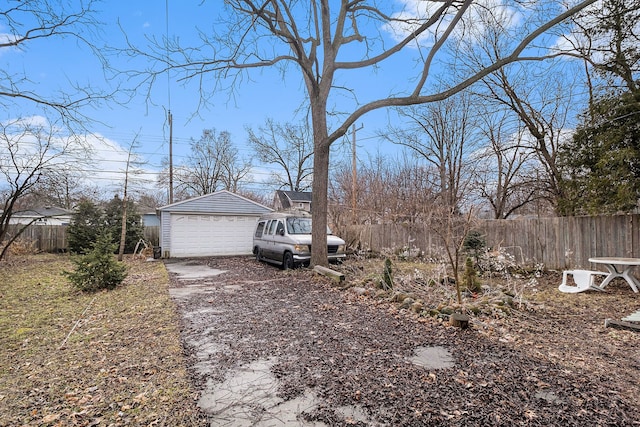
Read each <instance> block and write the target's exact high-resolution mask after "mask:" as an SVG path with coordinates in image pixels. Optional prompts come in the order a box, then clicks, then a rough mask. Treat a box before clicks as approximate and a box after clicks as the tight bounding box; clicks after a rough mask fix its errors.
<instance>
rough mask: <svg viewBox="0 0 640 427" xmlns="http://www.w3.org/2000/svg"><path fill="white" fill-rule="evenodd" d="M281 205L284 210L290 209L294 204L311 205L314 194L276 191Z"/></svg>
mask: <svg viewBox="0 0 640 427" xmlns="http://www.w3.org/2000/svg"><path fill="white" fill-rule="evenodd" d="M276 194H277V196H278V198H279V199H280V204H282V206H283V207H284V208H290V207H291V206H292V203H311V199H312V193H311V192H310V191H285V190H278V191H276Z"/></svg>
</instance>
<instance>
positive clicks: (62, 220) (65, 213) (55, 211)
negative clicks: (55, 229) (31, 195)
mask: <svg viewBox="0 0 640 427" xmlns="http://www.w3.org/2000/svg"><path fill="white" fill-rule="evenodd" d="M72 219H73V211H70V210H68V209H63V208H56V207H51V206H45V207H43V208H33V209H25V210H21V211H15V212H13V215H12V216H11V219H10V220H9V224H25V225H26V224H29V223H31V222H32V221H33V224H34V225H69V224H70V223H71V220H72Z"/></svg>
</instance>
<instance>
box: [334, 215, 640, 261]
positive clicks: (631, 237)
mask: <svg viewBox="0 0 640 427" xmlns="http://www.w3.org/2000/svg"><path fill="white" fill-rule="evenodd" d="M475 228H476V229H477V230H478V231H480V232H481V233H482V234H483V235H484V236H485V239H486V241H487V245H488V246H489V247H491V248H494V249H496V248H498V247H500V248H502V249H503V250H505V251H507V252H508V253H510V254H512V255H513V256H514V258H515V259H516V261H517V262H518V263H521V264H524V265H533V264H543V265H544V266H545V268H549V269H560V270H561V269H568V268H575V267H582V268H589V267H590V263H589V258H591V257H594V256H619V257H640V248H639V247H638V245H639V244H640V215H615V216H593V217H557V218H523V219H515V220H481V221H478V223H477V225H476V227H475ZM344 234H345V236H343V237H345V240H347V242H349V243H350V245H351V246H352V247H359V248H361V249H366V250H371V251H373V252H381V251H382V250H383V249H387V250H392V251H394V252H399V250H400V249H401V248H403V247H407V246H408V247H410V248H414V247H415V248H419V249H421V250H422V251H423V252H424V253H425V254H427V256H431V255H432V254H436V253H441V252H442V248H441V243H440V240H439V238H438V237H437V235H436V234H435V233H433V232H432V231H431V230H430V229H429V228H428V226H426V225H421V224H411V225H409V224H382V225H378V224H375V225H353V226H348V227H346V229H345V230H344ZM358 245H359V246H358Z"/></svg>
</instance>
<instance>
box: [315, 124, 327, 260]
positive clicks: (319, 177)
mask: <svg viewBox="0 0 640 427" xmlns="http://www.w3.org/2000/svg"><path fill="white" fill-rule="evenodd" d="M314 127H315V126H314ZM314 133H315V140H314V153H313V186H312V190H313V195H312V203H311V214H312V220H313V228H312V233H311V239H312V245H311V265H312V266H316V265H320V266H325V267H326V266H327V265H328V264H329V262H328V258H327V256H328V253H327V212H328V209H327V201H328V198H327V189H328V185H329V142H328V137H327V136H326V133H327V132H326V127H325V128H324V129H321V130H319V131H316V132H314Z"/></svg>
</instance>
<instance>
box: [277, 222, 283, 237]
mask: <svg viewBox="0 0 640 427" xmlns="http://www.w3.org/2000/svg"><path fill="white" fill-rule="evenodd" d="M280 233H284V224H283V223H282V221H278V226H277V227H276V234H278V235H280Z"/></svg>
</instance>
